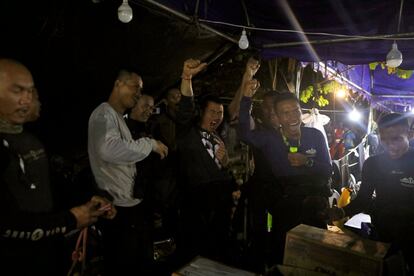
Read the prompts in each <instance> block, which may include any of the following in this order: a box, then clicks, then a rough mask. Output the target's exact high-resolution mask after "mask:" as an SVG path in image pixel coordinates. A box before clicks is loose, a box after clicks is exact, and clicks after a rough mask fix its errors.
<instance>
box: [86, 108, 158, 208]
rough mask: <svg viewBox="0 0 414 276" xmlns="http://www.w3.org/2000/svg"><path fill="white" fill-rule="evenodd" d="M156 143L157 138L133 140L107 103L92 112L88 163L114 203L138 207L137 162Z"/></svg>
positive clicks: (139, 200)
mask: <svg viewBox="0 0 414 276" xmlns="http://www.w3.org/2000/svg"><path fill="white" fill-rule="evenodd" d="M156 146H157V143H156V141H155V140H154V139H150V138H141V139H138V140H133V139H132V137H131V133H130V131H129V129H128V127H127V125H126V123H125V121H124V119H123V117H122V114H119V113H118V112H116V111H115V110H114V109H113V108H112V107H111V106H110V105H109V104H108V103H102V104H101V105H99V106H98V107H97V108H96V109H95V110H94V111H93V112H92V114H91V116H90V118H89V127H88V153H89V162H90V164H91V168H92V172H93V174H94V176H95V181H96V182H97V184H98V187H99V188H100V189H102V190H104V191H107V192H108V193H109V194H110V195H111V196H113V198H114V202H113V203H114V204H115V205H117V206H122V207H131V206H135V205H137V204H138V203H140V202H141V200H142V199H138V198H134V196H133V190H134V179H135V175H136V166H135V163H136V162H138V161H141V160H143V159H145V158H146V157H147V156H148V155H149V154H150V153H151V151H152V150H153V149H155V148H156Z"/></svg>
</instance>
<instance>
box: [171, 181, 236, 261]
mask: <svg viewBox="0 0 414 276" xmlns="http://www.w3.org/2000/svg"><path fill="white" fill-rule="evenodd" d="M226 184H227V183H208V184H206V185H200V186H198V187H194V188H193V189H191V192H189V193H187V194H186V196H185V197H184V201H183V204H182V207H181V212H180V216H181V231H180V232H181V233H180V240H179V244H177V250H179V252H180V255H181V258H183V261H187V262H188V261H190V260H191V259H192V258H194V257H195V256H197V255H202V256H205V257H208V258H211V259H215V260H223V259H224V258H225V256H226V253H227V252H226V250H227V248H228V246H229V244H228V243H229V234H230V208H231V189H229V187H226Z"/></svg>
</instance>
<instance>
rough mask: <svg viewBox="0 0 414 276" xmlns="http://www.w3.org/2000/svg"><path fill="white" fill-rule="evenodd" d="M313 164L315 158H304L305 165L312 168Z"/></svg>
mask: <svg viewBox="0 0 414 276" xmlns="http://www.w3.org/2000/svg"><path fill="white" fill-rule="evenodd" d="M314 164H315V160H313V159H312V158H308V160H306V163H305V167H307V168H312V167H313V165H314Z"/></svg>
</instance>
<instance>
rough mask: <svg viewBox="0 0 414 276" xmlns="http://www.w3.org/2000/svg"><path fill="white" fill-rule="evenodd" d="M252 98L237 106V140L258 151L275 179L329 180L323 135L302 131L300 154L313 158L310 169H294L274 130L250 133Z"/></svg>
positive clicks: (329, 166) (329, 162)
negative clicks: (304, 178)
mask: <svg viewBox="0 0 414 276" xmlns="http://www.w3.org/2000/svg"><path fill="white" fill-rule="evenodd" d="M250 107H251V98H249V97H243V98H242V100H241V103H240V114H239V136H240V139H241V140H242V141H244V142H246V143H248V144H251V145H253V146H255V147H256V148H259V149H260V150H261V151H262V152H263V154H264V156H265V157H266V159H267V160H268V161H269V163H270V165H271V169H272V172H273V174H274V175H275V176H276V177H280V176H281V177H283V176H296V175H319V176H326V177H329V176H330V175H331V173H332V166H331V159H330V156H329V153H328V149H327V147H326V143H325V140H324V139H325V138H324V137H323V134H322V133H321V132H320V131H319V130H317V129H315V128H306V127H302V128H301V137H300V142H299V143H298V144H299V149H298V152H299V153H303V154H305V155H307V156H308V157H309V158H312V159H313V161H314V165H313V166H312V167H310V168H309V167H306V166H300V167H293V166H291V165H290V162H289V160H288V152H289V147H288V146H287V145H286V144H285V142H284V141H283V137H282V135H281V134H280V133H279V132H277V131H273V130H251V129H250V112H249V111H250Z"/></svg>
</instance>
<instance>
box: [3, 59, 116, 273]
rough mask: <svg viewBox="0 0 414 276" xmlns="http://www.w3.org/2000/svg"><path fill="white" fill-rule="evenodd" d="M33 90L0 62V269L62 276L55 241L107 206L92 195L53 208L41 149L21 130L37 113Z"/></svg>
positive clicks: (19, 68) (26, 75) (13, 64)
mask: <svg viewBox="0 0 414 276" xmlns="http://www.w3.org/2000/svg"><path fill="white" fill-rule="evenodd" d="M35 89H36V88H35V86H34V82H33V79H32V75H31V73H30V72H29V70H28V69H27V68H26V67H25V66H24V65H22V64H21V63H19V62H17V61H15V60H11V59H0V197H1V198H0V199H1V200H0V217H1V220H0V259H1V263H2V266H1V269H2V271H8V272H9V273H12V274H13V275H61V273H63V271H62V270H61V269H62V266H61V265H62V259H60V257H61V256H62V249H63V248H62V247H59V244H60V243H59V239H61V238H62V237H63V235H64V234H66V233H68V232H69V231H71V230H74V229H76V228H79V229H80V228H83V227H85V226H88V225H90V224H92V223H94V222H96V221H97V219H98V217H99V216H102V215H104V213H105V211H104V210H99V209H100V207H101V206H103V205H106V204H108V203H109V202H108V201H106V200H104V199H103V198H100V197H94V198H92V200H91V201H90V202H88V203H86V204H84V205H81V206H77V207H74V208H71V209H70V210H66V211H61V212H57V211H56V210H55V209H54V204H53V203H54V198H53V196H52V188H51V183H50V181H49V167H48V160H47V156H46V153H45V150H44V148H43V145H42V144H41V143H40V142H39V141H38V140H37V139H36V138H35V137H34V136H33V135H31V134H29V133H28V132H26V131H24V130H23V123H25V122H27V121H28V120H32V119H33V118H34V115H36V114H33V110H35V109H36V108H33V104H38V103H37V102H36V101H33V99H32V98H33V97H34V96H35V95H36V90H35ZM108 206H109V208H110V209H109V213H107V217H109V218H113V216H114V215H115V210H114V209H112V207H111V205H108ZM66 257H67V258H68V260H69V258H70V256H66Z"/></svg>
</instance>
